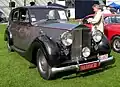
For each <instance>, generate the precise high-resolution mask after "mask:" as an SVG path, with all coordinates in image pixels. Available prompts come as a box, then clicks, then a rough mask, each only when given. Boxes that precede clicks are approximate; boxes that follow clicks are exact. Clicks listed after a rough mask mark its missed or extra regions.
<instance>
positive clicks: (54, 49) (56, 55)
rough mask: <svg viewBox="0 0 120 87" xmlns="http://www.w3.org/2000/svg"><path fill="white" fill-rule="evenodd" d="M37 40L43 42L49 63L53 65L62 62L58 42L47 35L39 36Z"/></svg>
mask: <svg viewBox="0 0 120 87" xmlns="http://www.w3.org/2000/svg"><path fill="white" fill-rule="evenodd" d="M36 40H37V42H39V43H41V44H42V49H43V50H44V51H45V53H46V56H47V57H46V58H47V61H48V63H49V64H50V65H51V66H55V65H58V64H60V49H59V47H58V45H57V43H56V42H55V41H53V40H52V39H50V38H49V37H47V36H45V35H42V36H40V37H38V38H37V39H36Z"/></svg>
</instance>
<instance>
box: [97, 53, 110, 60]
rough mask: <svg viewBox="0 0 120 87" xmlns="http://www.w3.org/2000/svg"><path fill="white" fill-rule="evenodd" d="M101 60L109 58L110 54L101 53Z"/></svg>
mask: <svg viewBox="0 0 120 87" xmlns="http://www.w3.org/2000/svg"><path fill="white" fill-rule="evenodd" d="M98 58H99V59H100V60H104V59H107V58H108V54H105V55H101V56H99V57H98Z"/></svg>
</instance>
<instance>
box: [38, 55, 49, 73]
mask: <svg viewBox="0 0 120 87" xmlns="http://www.w3.org/2000/svg"><path fill="white" fill-rule="evenodd" d="M39 67H40V70H41V72H42V73H46V71H47V61H46V59H45V57H44V56H42V57H41V58H39Z"/></svg>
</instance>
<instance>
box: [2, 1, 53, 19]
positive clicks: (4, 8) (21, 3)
mask: <svg viewBox="0 0 120 87" xmlns="http://www.w3.org/2000/svg"><path fill="white" fill-rule="evenodd" d="M10 1H14V2H15V4H16V7H19V6H24V0H0V11H1V12H3V13H4V14H5V16H6V17H8V15H9V12H10V7H9V2H10ZM31 1H35V3H36V5H47V2H49V1H51V2H53V1H54V0H26V5H30V4H29V3H30V2H31Z"/></svg>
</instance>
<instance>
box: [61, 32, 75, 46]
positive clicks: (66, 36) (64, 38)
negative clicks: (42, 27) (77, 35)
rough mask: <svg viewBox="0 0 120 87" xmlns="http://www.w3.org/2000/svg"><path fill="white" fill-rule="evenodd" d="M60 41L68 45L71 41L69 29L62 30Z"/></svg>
mask: <svg viewBox="0 0 120 87" xmlns="http://www.w3.org/2000/svg"><path fill="white" fill-rule="evenodd" d="M61 41H62V43H63V44H64V45H65V46H70V45H71V44H72V42H73V40H72V34H71V33H70V32H69V31H66V32H64V33H63V34H62V35H61Z"/></svg>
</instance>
